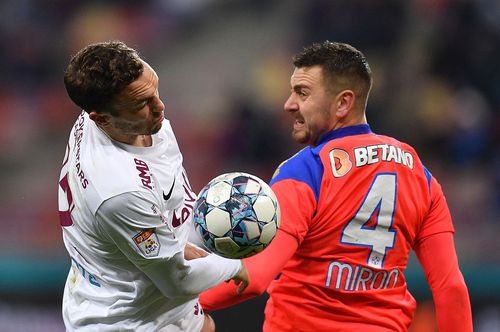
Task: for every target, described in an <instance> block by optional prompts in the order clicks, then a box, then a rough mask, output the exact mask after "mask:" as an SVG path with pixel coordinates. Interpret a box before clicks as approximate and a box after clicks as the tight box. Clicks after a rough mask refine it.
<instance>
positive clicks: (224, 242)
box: [214, 236, 240, 257]
mask: <svg viewBox="0 0 500 332" xmlns="http://www.w3.org/2000/svg"><path fill="white" fill-rule="evenodd" d="M214 242H215V249H216V250H217V251H218V252H219V253H221V254H222V255H223V256H225V257H233V256H235V255H236V253H237V252H238V251H239V250H240V246H238V244H236V242H234V241H233V240H232V239H231V238H230V237H227V236H226V237H221V238H216V239H215V240H214Z"/></svg>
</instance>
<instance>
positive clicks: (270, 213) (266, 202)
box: [253, 195, 276, 222]
mask: <svg viewBox="0 0 500 332" xmlns="http://www.w3.org/2000/svg"><path fill="white" fill-rule="evenodd" d="M253 209H254V211H255V214H256V215H257V220H259V221H264V222H270V221H271V220H273V219H274V217H275V216H276V207H275V205H274V202H273V200H272V199H271V197H269V196H263V195H261V196H259V197H257V200H256V201H255V203H254V204H253Z"/></svg>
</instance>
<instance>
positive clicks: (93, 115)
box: [89, 111, 110, 127]
mask: <svg viewBox="0 0 500 332" xmlns="http://www.w3.org/2000/svg"><path fill="white" fill-rule="evenodd" d="M89 118H90V119H91V120H92V121H94V122H95V123H96V124H97V125H99V126H101V127H106V126H108V125H109V124H110V122H109V115H108V114H105V113H97V112H96V111H92V112H90V113H89Z"/></svg>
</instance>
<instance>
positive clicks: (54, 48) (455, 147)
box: [0, 0, 500, 331]
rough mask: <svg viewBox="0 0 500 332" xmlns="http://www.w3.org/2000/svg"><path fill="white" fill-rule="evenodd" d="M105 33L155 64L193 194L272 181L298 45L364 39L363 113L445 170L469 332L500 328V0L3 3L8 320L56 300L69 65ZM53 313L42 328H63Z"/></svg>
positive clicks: (285, 151) (284, 136)
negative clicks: (234, 179)
mask: <svg viewBox="0 0 500 332" xmlns="http://www.w3.org/2000/svg"><path fill="white" fill-rule="evenodd" d="M109 39H120V40H123V41H124V42H126V43H127V44H128V45H129V46H132V47H134V48H137V49H138V50H139V51H140V53H141V54H142V55H143V56H144V57H145V58H146V59H147V60H148V62H149V63H151V64H152V65H153V67H154V68H155V69H156V71H157V72H158V75H159V77H160V94H161V96H162V97H163V99H164V101H166V110H165V117H166V118H168V119H170V120H171V121H172V123H173V127H174V130H175V131H176V133H177V139H178V141H179V145H180V147H181V149H182V150H183V153H184V158H185V166H186V168H187V171H188V174H189V175H190V178H191V182H192V185H193V187H194V189H195V191H198V190H200V189H201V188H202V187H203V185H204V184H205V183H206V182H207V181H208V180H209V179H211V178H212V177H214V176H215V175H218V174H220V173H222V172H226V171H236V170H240V171H246V172H250V173H253V174H256V175H258V176H260V177H261V178H263V179H265V180H269V179H270V177H271V176H272V173H273V171H274V169H275V168H276V166H277V165H278V164H279V162H281V161H282V160H283V159H284V158H286V157H287V156H289V155H290V154H291V153H292V152H293V151H295V150H297V149H299V148H300V147H299V146H297V145H295V144H294V143H292V141H291V139H290V138H289V132H290V128H291V120H290V119H288V117H287V115H286V114H284V112H283V111H282V105H283V103H284V101H285V99H286V97H287V96H288V92H289V78H290V74H291V72H292V70H293V68H292V65H291V60H290V57H291V55H292V54H294V53H296V52H297V51H300V50H301V48H302V47H303V46H304V45H306V44H309V43H311V42H313V41H321V40H325V39H329V40H335V41H343V42H348V43H351V44H353V45H354V46H355V47H357V48H359V49H360V50H362V51H363V52H364V53H365V55H366V56H367V58H368V61H369V62H370V64H371V66H372V70H373V72H374V88H373V90H372V94H371V99H370V101H369V103H368V121H369V122H370V124H371V126H372V129H373V130H374V131H375V132H377V133H380V134H389V135H392V136H394V137H396V138H399V139H400V140H402V141H406V142H408V143H410V144H411V145H413V146H414V147H415V148H416V149H417V150H418V151H419V152H420V156H421V158H422V159H423V161H424V163H425V164H426V166H427V167H428V168H429V170H430V171H431V172H432V173H433V174H434V175H436V177H437V178H438V179H439V180H440V182H441V184H442V186H443V189H444V191H445V194H446V195H447V199H448V203H449V205H450V209H451V212H452V215H453V217H454V222H455V226H456V245H457V251H458V254H459V259H460V261H461V266H462V267H463V271H464V275H465V277H466V280H467V281H468V283H469V290H470V292H471V298H472V301H473V308H475V324H476V330H478V331H494V330H495V329H500V328H499V326H500V309H499V308H500V286H499V285H498V277H499V276H500V242H499V241H498V240H497V238H498V234H499V233H500V61H499V58H500V3H499V2H498V1H494V0H456V1H451V0H412V1H402V0H368V1H362V0H355V1H354V0H340V1H329V0H313V1H295V2H293V1H286V0H267V1H266V0H240V1H218V0H143V1H132V0H128V1H118V0H114V1H82V0H78V1H77V0H73V1H64V0H17V1H2V2H1V3H0V41H1V44H2V45H3V47H2V48H1V49H0V72H1V73H2V74H1V76H0V151H1V154H0V181H1V186H0V203H1V204H0V220H1V225H2V231H1V232H2V237H1V238H2V240H1V241H0V271H1V276H0V330H2V331H8V330H9V329H12V330H21V331H22V330H23V328H22V326H23V325H17V324H27V323H26V322H24V323H23V322H17V321H16V320H15V319H12V317H15V315H14V314H13V313H14V312H15V310H14V309H13V307H12V305H11V304H9V303H13V302H16V303H17V302H19V303H23V304H26V302H27V301H34V298H35V297H37V294H40V295H38V297H43V298H44V301H45V300H47V298H49V299H50V300H47V301H48V302H50V303H53V304H54V305H55V306H56V307H57V305H58V303H59V301H60V297H61V291H62V287H63V285H62V283H64V279H65V275H66V268H67V266H68V264H69V262H68V259H67V257H66V254H65V252H64V249H63V245H62V241H61V239H60V228H59V222H58V215H57V181H58V176H59V170H60V164H61V162H62V158H63V154H64V148H65V145H66V142H67V137H68V134H69V130H70V128H71V126H72V124H73V121H74V119H75V117H76V116H77V114H78V112H79V110H78V109H77V108H76V107H75V106H74V105H73V104H72V103H71V102H70V100H69V99H68V98H67V97H66V94H65V91H64V86H63V83H62V76H63V72H64V69H65V66H66V64H67V62H68V60H69V58H70V56H71V55H72V54H74V53H75V52H76V51H77V50H78V49H80V48H81V47H83V46H84V45H86V44H87V43H90V42H95V41H103V40H109ZM487 287H490V288H487ZM28 304H29V303H28ZM56 310H58V309H57V308H56ZM31 311H33V310H31ZM31 311H29V310H28V311H27V312H31ZM36 312H37V311H36V310H34V313H33V316H36V315H37V314H36ZM56 314H57V312H56ZM257 314H258V315H261V313H256V315H257ZM38 315H39V316H40V317H42V316H43V317H47V315H46V314H38ZM7 317H10V318H9V319H8V318H7ZM51 319H52V320H50V319H49V320H48V321H45V320H44V321H43V322H45V323H47V324H49V325H48V326H49V327H46V330H47V331H54V330H56V329H57V328H58V327H60V322H58V321H57V317H56V318H51ZM54 320H55V321H54ZM6 321H10V322H9V323H6ZM9 324H10V325H9ZM41 326H43V324H42V325H41ZM20 327H21V328H20ZM42 328H43V327H42ZM42 330H43V329H42ZM32 331H34V330H33V329H32Z"/></svg>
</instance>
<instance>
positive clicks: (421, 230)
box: [264, 125, 453, 331]
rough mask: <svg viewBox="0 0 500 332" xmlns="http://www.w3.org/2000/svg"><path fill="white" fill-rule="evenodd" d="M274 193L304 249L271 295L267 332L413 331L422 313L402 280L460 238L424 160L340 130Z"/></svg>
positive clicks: (291, 163) (389, 143)
mask: <svg viewBox="0 0 500 332" xmlns="http://www.w3.org/2000/svg"><path fill="white" fill-rule="evenodd" d="M271 187H272V189H273V190H274V192H275V193H276V196H277V197H278V201H279V203H280V208H281V213H282V217H281V225H280V231H284V232H286V233H287V234H289V235H291V236H293V237H294V238H295V239H296V240H297V243H298V249H297V251H296V252H295V253H294V254H293V256H292V258H291V259H290V260H289V261H288V262H287V263H286V265H285V266H284V268H283V270H282V272H281V275H280V277H279V278H278V279H276V280H275V281H273V282H272V283H271V285H270V287H269V288H268V292H269V293H270V299H269V301H268V305H267V307H266V321H265V325H264V330H269V331H271V330H279V331H288V330H290V331H308V330H315V331H331V330H332V329H334V330H336V331H341V330H343V329H346V330H347V329H349V330H350V331H358V330H362V331H368V330H370V331H374V330H376V331H379V330H381V331H382V330H388V331H404V330H406V329H407V327H408V326H409V324H410V322H411V319H412V317H413V312H414V310H415V306H416V303H415V300H414V299H413V297H412V296H411V294H410V293H409V292H408V290H407V285H406V281H405V277H404V274H403V272H404V270H405V269H406V267H407V261H408V256H409V253H410V251H411V249H412V248H414V246H415V245H416V244H417V243H418V242H419V241H421V240H423V239H424V238H426V237H428V236H430V235H434V234H438V233H443V232H453V226H452V221H451V216H450V213H449V210H448V207H447V204H446V201H445V198H444V195H443V193H442V190H441V187H440V185H439V184H438V182H437V181H436V180H435V178H434V177H433V176H432V175H431V174H430V172H429V171H428V170H427V169H426V168H425V167H424V166H423V165H422V163H421V161H420V159H419V157H418V155H417V153H416V152H415V150H414V149H413V148H412V147H411V146H409V145H407V144H405V143H402V142H399V141H397V140H396V139H394V138H391V137H387V136H382V135H376V134H374V133H373V132H372V131H371V130H370V127H369V126H368V125H356V126H351V127H345V128H341V129H337V130H334V131H331V132H329V133H327V134H326V135H324V136H323V137H321V139H320V142H319V144H318V145H317V146H316V147H307V148H305V149H303V150H301V151H300V152H298V153H297V154H296V155H294V156H293V157H291V158H290V159H288V160H286V161H285V162H283V163H282V164H281V165H280V167H279V168H278V169H277V170H276V173H275V175H274V177H273V179H272V180H271ZM374 326H379V327H380V329H374Z"/></svg>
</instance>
